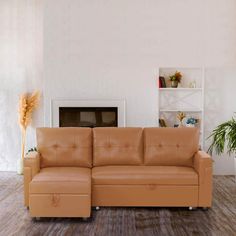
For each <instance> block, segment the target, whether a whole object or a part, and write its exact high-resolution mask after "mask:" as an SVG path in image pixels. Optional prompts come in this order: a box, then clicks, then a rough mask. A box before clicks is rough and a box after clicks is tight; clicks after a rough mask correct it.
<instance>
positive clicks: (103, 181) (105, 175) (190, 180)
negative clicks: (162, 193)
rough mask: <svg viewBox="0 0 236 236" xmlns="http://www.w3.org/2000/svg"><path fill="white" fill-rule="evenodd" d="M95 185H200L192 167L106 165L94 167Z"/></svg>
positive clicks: (93, 181)
mask: <svg viewBox="0 0 236 236" xmlns="http://www.w3.org/2000/svg"><path fill="white" fill-rule="evenodd" d="M92 184H94V185H109V184H111V185H114V184H117V185H142V184H150V185H152V184H159V185H198V174H197V173H196V172H195V170H194V169H193V168H192V167H180V166H105V167H95V168H93V169H92Z"/></svg>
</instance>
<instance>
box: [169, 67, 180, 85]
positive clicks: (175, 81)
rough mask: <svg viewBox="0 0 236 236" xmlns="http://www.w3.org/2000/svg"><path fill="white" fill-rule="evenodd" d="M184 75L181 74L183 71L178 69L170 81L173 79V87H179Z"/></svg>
mask: <svg viewBox="0 0 236 236" xmlns="http://www.w3.org/2000/svg"><path fill="white" fill-rule="evenodd" d="M182 77H183V75H182V74H181V72H179V71H176V72H175V73H174V74H173V75H171V76H170V77H169V78H170V81H171V88H177V87H178V84H179V83H180V82H181V79H182Z"/></svg>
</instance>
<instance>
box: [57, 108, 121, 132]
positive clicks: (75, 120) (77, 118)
mask: <svg viewBox="0 0 236 236" xmlns="http://www.w3.org/2000/svg"><path fill="white" fill-rule="evenodd" d="M117 110H118V109H117V107H60V108H59V126H60V127H91V128H94V127H117V125H118V122H117Z"/></svg>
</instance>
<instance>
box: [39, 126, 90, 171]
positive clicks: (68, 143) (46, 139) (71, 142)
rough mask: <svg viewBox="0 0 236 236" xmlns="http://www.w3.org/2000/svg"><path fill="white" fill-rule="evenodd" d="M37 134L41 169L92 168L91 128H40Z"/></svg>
mask: <svg viewBox="0 0 236 236" xmlns="http://www.w3.org/2000/svg"><path fill="white" fill-rule="evenodd" d="M36 133H37V148H38V151H39V153H40V163H41V167H53V166H54V167H56V166H64V167H66V166H75V167H91V166H92V130H91V129H90V128H38V129H37V131H36Z"/></svg>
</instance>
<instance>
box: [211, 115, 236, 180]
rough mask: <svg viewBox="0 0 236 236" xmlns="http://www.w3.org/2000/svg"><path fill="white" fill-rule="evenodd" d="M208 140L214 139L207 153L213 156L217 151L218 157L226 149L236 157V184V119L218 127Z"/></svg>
mask: <svg viewBox="0 0 236 236" xmlns="http://www.w3.org/2000/svg"><path fill="white" fill-rule="evenodd" d="M207 139H212V142H211V144H210V147H209V149H208V151H207V152H209V153H210V154H211V155H212V153H213V151H215V152H216V154H217V155H220V154H222V153H223V152H224V150H225V149H227V153H228V154H229V155H232V154H233V155H234V168H235V169H234V170H235V182H236V119H235V118H234V117H232V118H231V120H229V121H226V122H224V123H222V124H220V125H218V126H217V127H216V128H215V129H214V130H213V131H212V134H211V135H210V136H209V137H208V138H207Z"/></svg>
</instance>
